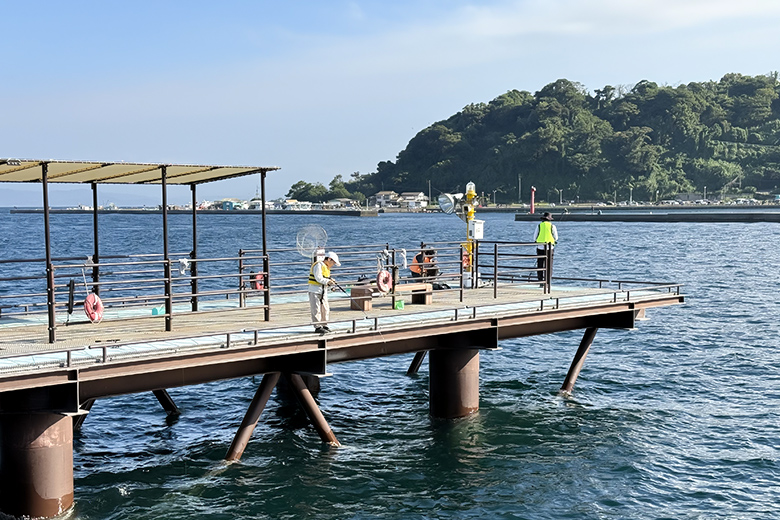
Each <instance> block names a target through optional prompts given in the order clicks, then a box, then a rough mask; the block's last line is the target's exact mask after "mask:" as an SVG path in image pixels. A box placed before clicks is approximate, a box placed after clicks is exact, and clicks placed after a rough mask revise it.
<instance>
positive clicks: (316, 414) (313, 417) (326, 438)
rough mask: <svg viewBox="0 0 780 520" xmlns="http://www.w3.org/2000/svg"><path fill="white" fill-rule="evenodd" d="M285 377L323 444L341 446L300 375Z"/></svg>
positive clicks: (287, 375) (286, 375)
mask: <svg viewBox="0 0 780 520" xmlns="http://www.w3.org/2000/svg"><path fill="white" fill-rule="evenodd" d="M285 377H286V378H287V380H288V381H289V382H290V386H292V388H293V390H294V391H295V395H296V397H298V401H299V402H300V403H301V406H302V407H303V410H304V411H305V412H306V415H308V416H309V420H310V421H311V423H312V426H314V429H315V430H317V433H319V435H320V439H322V442H327V443H328V444H330V445H331V446H341V443H340V442H339V441H338V439H336V434H334V433H333V430H332V429H331V428H330V426H328V422H327V421H326V420H325V416H323V415H322V412H321V411H320V409H319V408H318V407H317V402H316V401H315V400H314V397H312V395H311V392H310V391H309V388H308V387H307V386H306V382H305V381H304V380H303V378H302V377H301V376H300V375H299V374H294V373H293V374H285Z"/></svg>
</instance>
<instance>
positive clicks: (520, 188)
mask: <svg viewBox="0 0 780 520" xmlns="http://www.w3.org/2000/svg"><path fill="white" fill-rule="evenodd" d="M517 202H518V203H520V204H522V203H523V175H522V174H521V173H518V174H517Z"/></svg>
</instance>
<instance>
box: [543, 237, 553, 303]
mask: <svg viewBox="0 0 780 520" xmlns="http://www.w3.org/2000/svg"><path fill="white" fill-rule="evenodd" d="M544 256H545V261H544V293H545V294H550V284H551V280H550V279H551V278H552V261H553V248H552V245H551V244H545V245H544Z"/></svg>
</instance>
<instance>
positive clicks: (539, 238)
mask: <svg viewBox="0 0 780 520" xmlns="http://www.w3.org/2000/svg"><path fill="white" fill-rule="evenodd" d="M552 220H553V218H552V215H550V214H549V213H547V212H545V213H544V215H542V221H541V222H539V225H538V226H536V235H534V242H536V244H537V245H536V254H537V256H538V255H544V254H545V251H544V244H550V247H551V248H552V251H550V277H552V260H553V252H554V251H555V249H554V248H555V243H556V242H558V230H557V229H556V228H555V224H553V223H552ZM545 260H546V259H545V257H544V256H542V257H541V258H538V259H537V260H536V267H537V269H539V270H538V271H537V272H536V277H537V279H538V280H539V281H540V282H541V281H543V280H544V273H545V267H546V263H547V262H546V261H545Z"/></svg>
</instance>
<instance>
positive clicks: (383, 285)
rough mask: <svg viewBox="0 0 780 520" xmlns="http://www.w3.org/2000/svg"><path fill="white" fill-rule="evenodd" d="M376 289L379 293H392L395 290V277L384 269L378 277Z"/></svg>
mask: <svg viewBox="0 0 780 520" xmlns="http://www.w3.org/2000/svg"><path fill="white" fill-rule="evenodd" d="M376 288H377V289H379V292H383V293H386V292H390V290H391V289H392V288H393V277H392V276H391V275H390V271H387V270H384V269H383V270H381V271H379V273H378V274H377V275H376Z"/></svg>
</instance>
